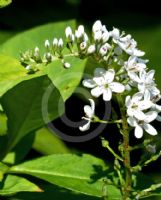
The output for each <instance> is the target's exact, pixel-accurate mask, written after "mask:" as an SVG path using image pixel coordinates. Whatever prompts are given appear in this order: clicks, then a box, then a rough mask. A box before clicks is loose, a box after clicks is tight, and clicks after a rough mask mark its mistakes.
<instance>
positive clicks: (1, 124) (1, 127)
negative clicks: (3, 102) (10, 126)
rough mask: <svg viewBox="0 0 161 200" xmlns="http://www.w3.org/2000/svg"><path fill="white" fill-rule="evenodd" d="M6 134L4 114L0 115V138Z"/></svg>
mask: <svg viewBox="0 0 161 200" xmlns="http://www.w3.org/2000/svg"><path fill="white" fill-rule="evenodd" d="M6 133H7V117H6V115H5V114H3V113H0V136H2V135H5V134H6Z"/></svg>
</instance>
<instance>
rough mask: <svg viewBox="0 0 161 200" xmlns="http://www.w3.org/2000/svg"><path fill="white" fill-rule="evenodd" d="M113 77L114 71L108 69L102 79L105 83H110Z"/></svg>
mask: <svg viewBox="0 0 161 200" xmlns="http://www.w3.org/2000/svg"><path fill="white" fill-rule="evenodd" d="M114 76H115V71H114V70H113V69H109V70H108V71H106V73H105V75H104V77H105V80H106V82H107V83H111V82H112V81H113V79H114Z"/></svg>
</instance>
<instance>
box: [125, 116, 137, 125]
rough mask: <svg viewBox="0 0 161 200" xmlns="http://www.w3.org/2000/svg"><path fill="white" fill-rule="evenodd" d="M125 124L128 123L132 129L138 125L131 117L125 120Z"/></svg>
mask: <svg viewBox="0 0 161 200" xmlns="http://www.w3.org/2000/svg"><path fill="white" fill-rule="evenodd" d="M127 122H128V124H129V125H130V126H132V127H136V126H137V125H138V123H137V121H136V119H135V118H133V117H128V118H127Z"/></svg>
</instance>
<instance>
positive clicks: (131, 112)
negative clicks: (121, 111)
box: [127, 108, 134, 117]
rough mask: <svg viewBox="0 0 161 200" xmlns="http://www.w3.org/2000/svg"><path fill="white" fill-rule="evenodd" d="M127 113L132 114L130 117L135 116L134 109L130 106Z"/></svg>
mask: <svg viewBox="0 0 161 200" xmlns="http://www.w3.org/2000/svg"><path fill="white" fill-rule="evenodd" d="M127 115H128V116H130V117H133V116H134V110H133V109H131V108H128V109H127Z"/></svg>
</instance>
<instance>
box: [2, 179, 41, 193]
mask: <svg viewBox="0 0 161 200" xmlns="http://www.w3.org/2000/svg"><path fill="white" fill-rule="evenodd" d="M22 191H28V192H34V191H35V192H41V189H40V188H39V187H38V186H36V185H35V184H34V183H31V182H30V181H28V180H27V179H25V178H22V177H19V176H15V175H8V176H7V177H6V178H5V179H4V180H3V182H1V183H0V195H11V194H15V193H17V192H22Z"/></svg>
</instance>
